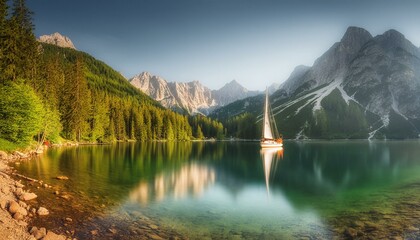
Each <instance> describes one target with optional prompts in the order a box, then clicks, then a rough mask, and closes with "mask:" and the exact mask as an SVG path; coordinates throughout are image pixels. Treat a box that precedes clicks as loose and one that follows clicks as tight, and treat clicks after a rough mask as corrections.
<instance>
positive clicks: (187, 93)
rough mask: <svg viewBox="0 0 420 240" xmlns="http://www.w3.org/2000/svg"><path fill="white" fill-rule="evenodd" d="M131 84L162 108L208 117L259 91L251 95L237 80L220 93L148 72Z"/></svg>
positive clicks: (134, 79)
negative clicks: (221, 107)
mask: <svg viewBox="0 0 420 240" xmlns="http://www.w3.org/2000/svg"><path fill="white" fill-rule="evenodd" d="M129 81H130V83H131V84H132V85H133V86H135V87H136V88H138V89H140V90H141V91H142V92H144V93H146V94H147V95H148V96H150V97H151V98H153V99H155V100H156V101H158V102H160V103H161V104H162V106H164V107H166V108H170V109H172V110H180V111H187V112H188V113H190V114H204V115H208V114H209V113H210V112H211V111H212V110H213V109H215V108H217V107H220V106H224V105H226V104H229V103H231V102H234V101H236V100H239V99H243V98H246V97H249V96H254V95H256V94H258V92H257V91H248V90H247V89H246V88H244V87H242V86H241V85H240V84H239V83H238V82H236V81H235V80H233V81H232V82H230V83H228V84H226V85H225V86H224V87H222V88H221V89H219V90H210V89H209V88H207V87H205V86H203V85H202V84H201V83H200V82H199V81H192V82H187V83H182V82H167V81H166V80H165V79H163V78H161V77H159V76H153V75H151V74H150V73H148V72H143V73H140V74H138V75H136V76H134V77H133V78H132V79H130V80H129Z"/></svg>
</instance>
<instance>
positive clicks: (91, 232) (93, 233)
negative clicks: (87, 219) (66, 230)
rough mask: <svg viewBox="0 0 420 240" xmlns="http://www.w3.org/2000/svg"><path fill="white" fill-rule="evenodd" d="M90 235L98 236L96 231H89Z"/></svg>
mask: <svg viewBox="0 0 420 240" xmlns="http://www.w3.org/2000/svg"><path fill="white" fill-rule="evenodd" d="M90 234H92V235H94V236H95V235H98V230H92V231H90Z"/></svg>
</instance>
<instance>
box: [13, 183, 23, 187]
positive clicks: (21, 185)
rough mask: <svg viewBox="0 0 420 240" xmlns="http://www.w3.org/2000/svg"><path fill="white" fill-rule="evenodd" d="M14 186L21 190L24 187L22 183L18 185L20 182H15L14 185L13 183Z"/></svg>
mask: <svg viewBox="0 0 420 240" xmlns="http://www.w3.org/2000/svg"><path fill="white" fill-rule="evenodd" d="M15 186H16V187H17V188H23V187H24V185H23V184H22V183H20V182H16V183H15Z"/></svg>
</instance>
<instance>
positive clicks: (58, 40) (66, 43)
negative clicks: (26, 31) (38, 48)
mask: <svg viewBox="0 0 420 240" xmlns="http://www.w3.org/2000/svg"><path fill="white" fill-rule="evenodd" d="M38 41H39V42H42V43H48V44H52V45H56V46H59V47H64V48H71V49H76V47H74V45H73V42H72V41H71V40H70V38H68V37H66V36H63V35H61V34H60V33H58V32H56V33H53V34H51V35H42V36H40V37H39V39H38Z"/></svg>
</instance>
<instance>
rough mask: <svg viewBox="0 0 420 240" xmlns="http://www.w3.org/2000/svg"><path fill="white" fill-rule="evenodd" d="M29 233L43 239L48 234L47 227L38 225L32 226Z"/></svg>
mask: <svg viewBox="0 0 420 240" xmlns="http://www.w3.org/2000/svg"><path fill="white" fill-rule="evenodd" d="M29 233H30V234H31V235H32V236H34V237H35V238H36V239H41V238H43V237H45V236H46V235H47V229H45V228H40V229H38V228H37V227H32V228H31V230H30V231H29Z"/></svg>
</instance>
